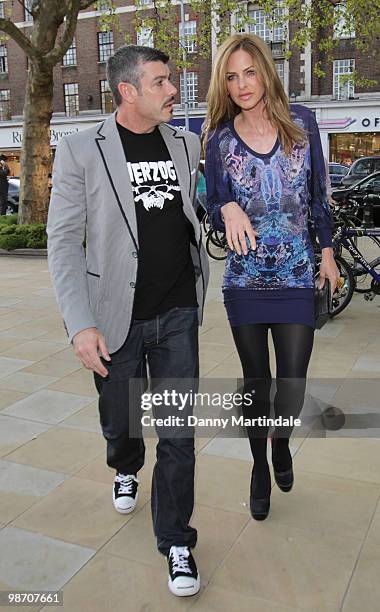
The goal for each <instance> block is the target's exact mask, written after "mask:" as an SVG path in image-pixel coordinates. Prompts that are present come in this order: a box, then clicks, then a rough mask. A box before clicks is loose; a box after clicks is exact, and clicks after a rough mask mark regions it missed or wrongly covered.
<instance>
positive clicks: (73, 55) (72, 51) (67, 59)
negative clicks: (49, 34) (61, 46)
mask: <svg viewBox="0 0 380 612" xmlns="http://www.w3.org/2000/svg"><path fill="white" fill-rule="evenodd" d="M76 65H77V45H76V41H75V38H73V42H72V43H71V45H70V47H69V48H68V49H67V51H66V54H65V55H64V56H63V61H62V66H76Z"/></svg>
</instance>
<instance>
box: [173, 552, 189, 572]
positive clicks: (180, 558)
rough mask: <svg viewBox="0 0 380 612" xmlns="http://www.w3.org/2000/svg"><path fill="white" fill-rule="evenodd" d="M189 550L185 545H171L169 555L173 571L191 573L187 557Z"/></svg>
mask: <svg viewBox="0 0 380 612" xmlns="http://www.w3.org/2000/svg"><path fill="white" fill-rule="evenodd" d="M189 555H190V551H189V549H188V548H187V547H186V546H181V547H179V546H173V547H172V548H171V549H170V554H169V557H170V558H171V560H172V567H173V572H184V573H185V574H191V569H190V567H189V562H188V557H189Z"/></svg>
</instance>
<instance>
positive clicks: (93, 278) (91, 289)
mask: <svg viewBox="0 0 380 612" xmlns="http://www.w3.org/2000/svg"><path fill="white" fill-rule="evenodd" d="M87 284H88V295H89V298H90V306H91V310H92V311H93V312H95V311H96V309H97V307H98V303H99V287H100V275H99V274H95V273H93V272H88V271H87Z"/></svg>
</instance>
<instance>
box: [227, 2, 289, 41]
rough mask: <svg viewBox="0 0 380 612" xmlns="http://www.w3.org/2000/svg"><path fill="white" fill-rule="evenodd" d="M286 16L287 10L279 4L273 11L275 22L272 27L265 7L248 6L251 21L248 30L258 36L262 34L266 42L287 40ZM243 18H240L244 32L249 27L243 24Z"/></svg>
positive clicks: (261, 36)
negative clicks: (284, 22)
mask: <svg viewBox="0 0 380 612" xmlns="http://www.w3.org/2000/svg"><path fill="white" fill-rule="evenodd" d="M284 16H285V10H284V8H283V7H281V6H278V7H277V8H275V9H274V11H273V19H274V21H275V23H274V24H273V26H272V27H271V23H270V19H269V18H268V16H267V15H266V13H265V11H264V10H263V9H257V8H254V7H253V6H252V5H249V7H248V17H249V19H250V21H252V22H253V23H250V24H249V25H248V31H249V32H251V33H252V34H256V36H260V38H262V39H263V40H265V42H274V43H278V42H284V40H285V28H284V24H283V21H284ZM241 22H242V19H240V26H238V27H239V31H240V32H242V31H244V30H246V29H247V28H245V27H243V26H242V25H241Z"/></svg>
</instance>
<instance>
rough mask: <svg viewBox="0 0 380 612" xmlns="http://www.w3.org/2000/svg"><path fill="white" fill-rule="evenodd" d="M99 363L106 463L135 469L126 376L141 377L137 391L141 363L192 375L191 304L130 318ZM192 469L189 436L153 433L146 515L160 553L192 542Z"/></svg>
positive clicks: (158, 372)
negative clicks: (122, 337)
mask: <svg viewBox="0 0 380 612" xmlns="http://www.w3.org/2000/svg"><path fill="white" fill-rule="evenodd" d="M103 363H104V365H105V366H106V368H107V369H108V372H109V374H108V376H107V378H102V377H101V376H99V375H98V374H95V384H96V388H97V390H98V393H99V412H100V423H101V426H102V431H103V435H104V437H105V439H106V440H107V464H108V465H109V466H110V467H112V468H115V470H117V471H119V472H122V473H123V474H136V473H137V472H138V471H139V470H140V469H141V468H142V466H143V465H144V458H145V445H144V440H143V438H142V436H140V437H131V436H130V417H131V416H132V417H133V419H134V423H136V422H138V421H141V404H140V401H139V397H136V401H132V402H131V401H130V390H131V379H141V381H142V383H141V384H142V386H141V391H143V390H144V380H146V372H147V367H146V366H147V365H148V367H149V375H150V377H151V378H152V379H161V380H162V379H174V378H176V379H192V380H197V379H198V377H199V357H198V317H197V308H195V307H188V308H172V309H171V310H169V311H168V312H166V313H164V314H162V315H158V316H157V317H155V318H154V319H149V320H140V321H139V320H135V321H133V323H132V326H131V329H130V332H129V334H128V338H127V339H126V341H125V343H124V345H123V346H122V347H121V348H120V349H119V350H118V351H116V353H113V354H112V355H111V364H110V363H109V362H106V361H103ZM135 386H136V385H135V383H134V384H133V388H134V389H135ZM181 386H182V385H181ZM193 390H194V391H196V389H193ZM181 391H183V388H181ZM132 411H133V413H132ZM133 435H135V434H133ZM159 435H160V434H159ZM194 468H195V454H194V437H193V436H191V437H181V436H178V437H176V435H174V436H173V437H172V438H168V437H159V441H158V444H157V462H156V465H155V467H154V471H153V480H152V519H153V529H154V533H155V535H156V537H157V546H158V549H159V551H160V552H162V553H163V554H165V555H166V554H168V552H169V550H170V547H171V546H173V545H175V546H190V547H194V546H195V544H196V541H197V532H196V530H195V529H194V528H193V527H190V525H189V522H190V518H191V515H192V513H193V506H194Z"/></svg>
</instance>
